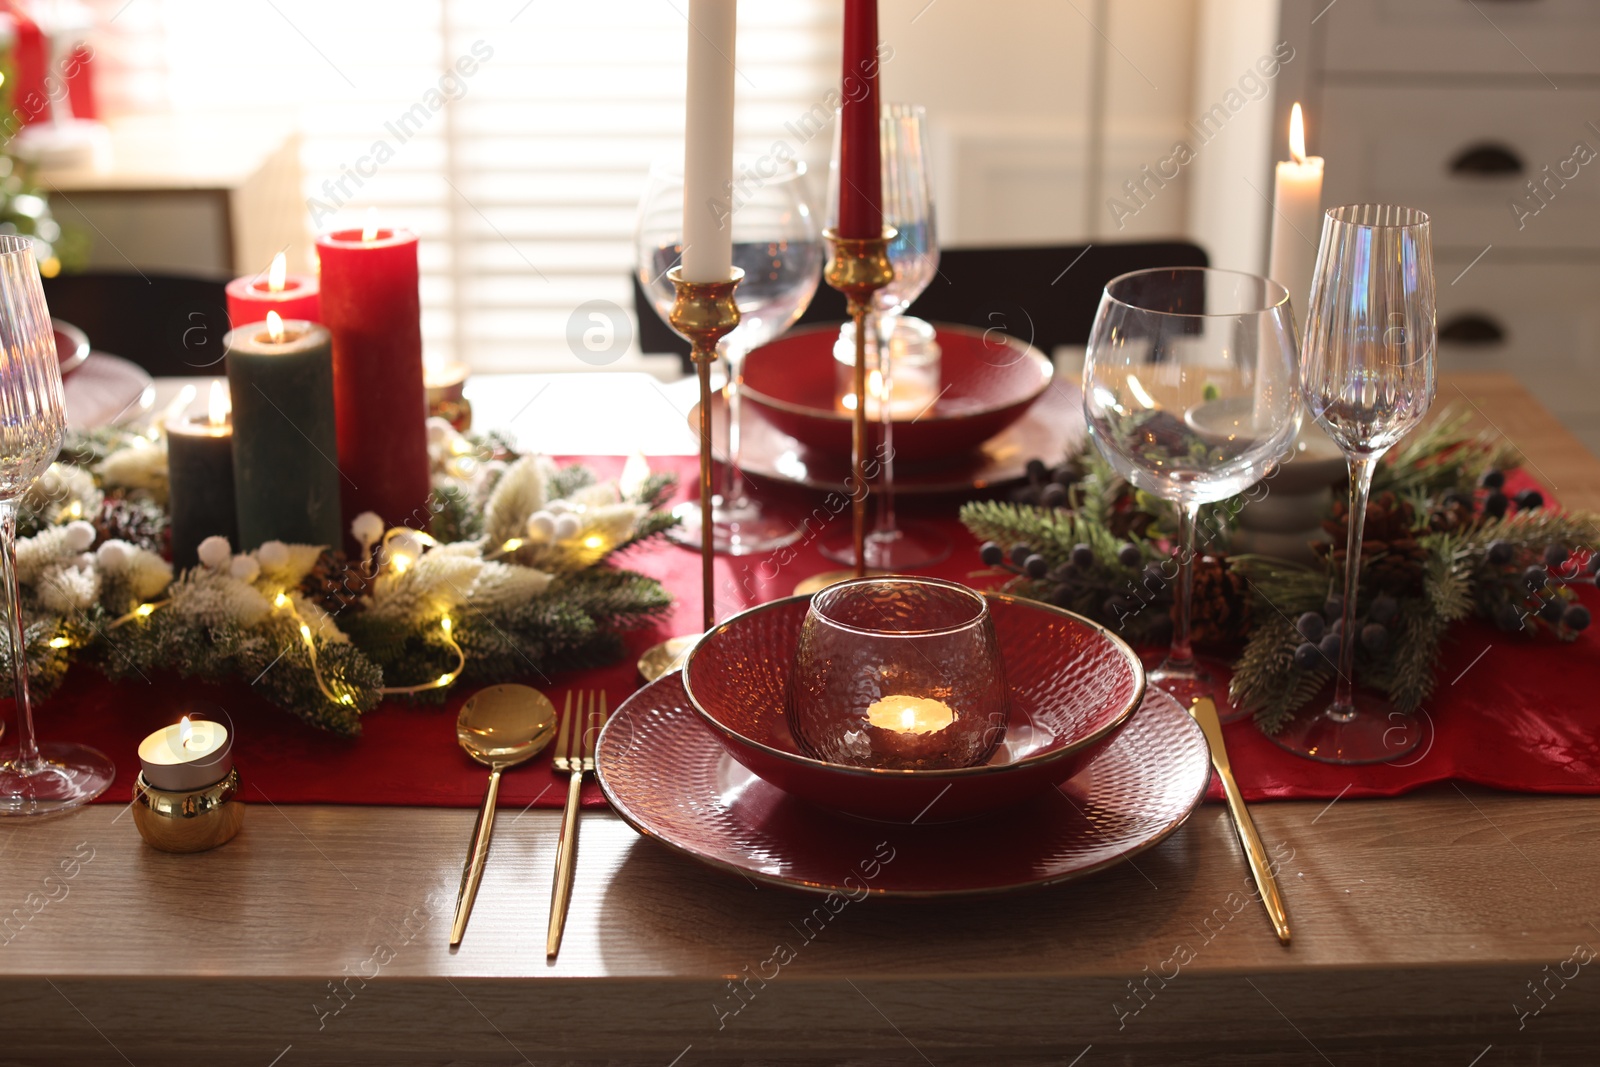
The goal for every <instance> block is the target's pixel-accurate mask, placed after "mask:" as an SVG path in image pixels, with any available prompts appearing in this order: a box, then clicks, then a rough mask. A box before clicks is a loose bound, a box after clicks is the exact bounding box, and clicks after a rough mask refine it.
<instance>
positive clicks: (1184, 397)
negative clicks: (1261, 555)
mask: <svg viewBox="0 0 1600 1067" xmlns="http://www.w3.org/2000/svg"><path fill="white" fill-rule="evenodd" d="M1295 348H1296V345H1295V333H1294V317H1293V315H1292V313H1291V312H1290V310H1289V294H1288V292H1287V290H1285V289H1284V287H1283V286H1281V285H1279V284H1278V283H1277V282H1275V281H1271V280H1270V279H1267V278H1261V277H1257V276H1256V275H1253V274H1243V273H1239V272H1236V271H1226V270H1213V269H1210V268H1206V267H1176V268H1159V269H1156V270H1141V271H1135V272H1133V273H1132V274H1124V275H1122V276H1121V277H1118V278H1113V279H1112V280H1111V281H1110V282H1108V283H1107V284H1106V288H1105V292H1104V293H1103V294H1102V295H1101V297H1100V308H1099V310H1098V311H1097V312H1096V313H1095V319H1094V327H1093V329H1092V330H1091V331H1090V335H1089V349H1088V354H1087V357H1086V361H1085V363H1084V368H1083V408H1084V413H1085V415H1086V416H1087V419H1088V423H1089V435H1090V437H1091V438H1092V439H1093V440H1094V443H1095V446H1096V447H1097V448H1099V450H1100V453H1101V455H1103V456H1105V458H1106V459H1107V460H1108V461H1109V462H1110V463H1111V465H1112V466H1113V467H1115V468H1116V470H1117V473H1118V474H1120V475H1121V476H1122V477H1124V478H1126V479H1127V480H1128V481H1129V482H1130V483H1131V484H1133V485H1134V486H1137V487H1138V488H1140V489H1143V490H1145V491H1146V492H1148V493H1150V494H1152V495H1153V496H1157V497H1160V498H1161V499H1163V500H1170V501H1172V503H1173V504H1175V505H1176V506H1177V509H1178V516H1179V543H1178V548H1177V552H1176V556H1175V561H1174V562H1175V564H1176V567H1175V570H1174V569H1165V570H1164V572H1163V574H1161V575H1159V576H1156V575H1152V576H1151V578H1150V579H1147V580H1141V581H1140V582H1139V583H1137V587H1136V589H1135V590H1133V591H1132V592H1134V593H1135V595H1131V596H1126V597H1120V596H1119V597H1117V598H1115V599H1116V600H1117V601H1118V602H1119V603H1118V610H1119V611H1123V609H1125V615H1127V616H1131V615H1133V614H1136V613H1137V612H1139V611H1151V610H1159V609H1157V608H1152V607H1150V606H1148V605H1149V602H1150V601H1151V600H1153V599H1154V597H1153V595H1152V594H1153V591H1154V590H1150V591H1149V592H1145V591H1144V590H1145V587H1146V584H1147V582H1155V581H1161V582H1164V581H1170V580H1172V579H1173V578H1176V580H1177V583H1178V585H1177V594H1178V595H1177V618H1176V619H1175V620H1174V626H1173V634H1172V648H1171V650H1170V651H1169V652H1168V653H1167V657H1166V659H1165V660H1163V661H1162V663H1161V665H1160V666H1159V667H1157V668H1156V669H1155V670H1153V671H1151V672H1150V675H1149V677H1150V680H1151V681H1152V682H1154V683H1155V684H1156V685H1159V686H1160V687H1161V688H1163V689H1165V690H1166V691H1167V692H1169V693H1171V694H1172V695H1173V696H1175V697H1177V698H1178V700H1179V701H1180V702H1182V703H1183V704H1185V705H1187V704H1188V703H1190V701H1191V700H1192V699H1193V698H1194V697H1197V696H1209V697H1212V698H1213V699H1214V700H1215V701H1216V703H1217V706H1218V708H1220V709H1226V708H1228V707H1229V704H1228V700H1227V693H1226V690H1225V689H1223V688H1222V687H1221V686H1215V685H1214V684H1213V682H1212V675H1211V673H1210V671H1209V670H1207V669H1206V667H1205V666H1204V665H1203V664H1202V663H1201V661H1200V660H1198V659H1197V658H1196V656H1195V655H1194V651H1193V649H1192V648H1191V647H1190V639H1189V633H1190V631H1189V621H1190V615H1189V605H1190V599H1191V596H1190V594H1191V591H1192V589H1193V584H1194V579H1193V575H1194V555H1195V520H1196V517H1197V516H1198V513H1199V510H1200V505H1202V504H1205V503H1209V502H1213V501H1218V500H1225V499H1227V498H1228V497H1231V496H1233V495H1234V494H1236V493H1239V492H1241V491H1242V490H1244V489H1246V488H1247V487H1249V486H1251V485H1254V484H1255V483H1256V482H1258V481H1260V480H1261V478H1262V477H1263V476H1264V475H1265V474H1266V473H1267V470H1268V468H1269V467H1271V466H1272V464H1274V463H1276V462H1277V461H1278V460H1279V459H1280V458H1281V457H1282V456H1283V455H1284V454H1285V453H1287V452H1288V450H1289V448H1290V447H1291V445H1292V444H1293V442H1294V437H1295V434H1296V433H1297V432H1298V431H1299V429H1300V394H1299V389H1298V387H1297V384H1296V380H1295V363H1296V361H1295ZM1069 580H1070V576H1069ZM1139 593H1142V594H1143V595H1138V594H1139ZM1118 622H1119V623H1121V622H1122V617H1121V616H1119V619H1118Z"/></svg>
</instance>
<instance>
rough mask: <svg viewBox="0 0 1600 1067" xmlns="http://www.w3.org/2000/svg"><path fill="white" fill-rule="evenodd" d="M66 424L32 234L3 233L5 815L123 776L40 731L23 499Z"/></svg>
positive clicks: (0, 514)
mask: <svg viewBox="0 0 1600 1067" xmlns="http://www.w3.org/2000/svg"><path fill="white" fill-rule="evenodd" d="M66 432H67V415H66V406H65V400H64V398H63V396H62V392H61V367H60V365H59V363H58V362H57V360H56V342H55V332H54V330H52V328H51V326H50V312H49V311H48V310H47V309H46V308H45V304H44V290H43V289H42V288H41V287H40V285H39V267H38V265H37V264H36V263H35V262H34V259H33V242H32V241H31V240H30V239H28V238H26V237H15V236H0V580H3V581H4V584H5V607H6V615H7V617H6V639H7V641H8V642H9V643H8V645H7V648H8V650H9V652H10V662H11V666H12V672H11V673H12V675H13V678H14V681H15V685H16V696H17V743H16V744H15V745H13V746H10V747H8V748H5V749H3V750H0V815H47V814H49V813H51V812H57V811H65V810H67V809H68V808H75V807H77V806H78V805H80V804H86V803H88V802H89V801H91V800H93V799H94V798H95V797H97V796H99V795H100V794H101V793H102V792H103V791H104V790H105V788H106V786H108V785H110V784H111V780H112V778H113V777H115V775H116V770H115V768H113V767H112V765H111V761H110V760H108V759H106V757H105V756H104V755H102V754H101V753H100V752H98V751H96V750H95V749H92V748H89V747H87V746H85V745H77V744H70V743H67V742H62V741H46V742H44V743H42V744H41V743H40V742H39V741H38V740H37V739H36V738H35V737H34V731H33V705H32V704H31V703H30V702H29V700H28V671H27V667H26V663H27V650H26V647H25V644H24V638H23V619H22V597H21V591H20V590H19V589H18V587H17V503H18V500H19V499H20V498H21V497H22V495H23V493H25V492H27V490H28V487H29V486H30V485H32V484H33V483H34V482H35V481H36V480H37V479H38V477H39V475H41V474H43V473H44V472H45V469H46V468H48V467H49V466H50V464H51V463H52V462H54V460H55V458H56V453H57V452H59V451H60V450H61V441H62V438H63V437H64V436H65V435H66Z"/></svg>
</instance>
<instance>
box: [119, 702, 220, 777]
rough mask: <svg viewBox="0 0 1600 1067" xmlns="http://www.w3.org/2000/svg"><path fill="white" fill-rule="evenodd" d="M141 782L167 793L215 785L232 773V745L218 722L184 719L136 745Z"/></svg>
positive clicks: (185, 717) (186, 717)
mask: <svg viewBox="0 0 1600 1067" xmlns="http://www.w3.org/2000/svg"><path fill="white" fill-rule="evenodd" d="M139 762H140V764H142V765H143V767H144V780H145V781H146V782H148V783H150V785H151V787H152V788H155V789H163V790H166V791H167V792H169V793H189V792H193V791H194V790H196V789H204V788H205V787H206V786H208V785H214V784H216V783H217V782H220V781H222V779H224V778H226V777H227V776H228V772H229V771H231V770H233V741H232V739H231V738H230V737H229V736H228V728H227V727H226V726H224V725H222V724H221V723H220V722H212V721H211V720H209V719H197V720H195V721H193V722H191V721H190V720H189V717H188V716H187V715H185V716H184V717H183V721H181V722H179V723H176V724H174V725H172V726H168V727H166V728H165V729H161V730H157V731H156V732H155V733H153V734H151V735H150V736H149V737H146V738H145V739H144V740H143V741H140V742H139Z"/></svg>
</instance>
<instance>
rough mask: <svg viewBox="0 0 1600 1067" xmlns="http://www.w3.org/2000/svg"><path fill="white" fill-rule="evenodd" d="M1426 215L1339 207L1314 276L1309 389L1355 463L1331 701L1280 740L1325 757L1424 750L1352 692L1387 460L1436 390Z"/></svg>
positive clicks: (1363, 758) (1384, 709)
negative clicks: (1376, 478) (1371, 502)
mask: <svg viewBox="0 0 1600 1067" xmlns="http://www.w3.org/2000/svg"><path fill="white" fill-rule="evenodd" d="M1434 315H1435V296H1434V281H1433V241H1432V237H1431V235H1430V232H1429V225H1428V216H1427V215H1426V214H1424V213H1423V212H1421V211H1418V210H1416V209H1415V208H1409V207H1400V206H1397V205H1393V204H1351V205H1347V206H1345V207H1336V208H1330V209H1329V210H1328V212H1327V213H1326V214H1325V215H1324V217H1323V220H1322V243H1321V245H1320V246H1319V248H1318V250H1317V266H1316V272H1315V274H1314V275H1313V277H1312V286H1311V308H1310V313H1309V315H1308V316H1307V319H1306V336H1305V351H1304V357H1303V359H1302V361H1301V368H1300V387H1301V389H1302V391H1303V392H1304V394H1305V402H1306V406H1307V407H1309V408H1310V409H1311V413H1312V415H1313V417H1315V419H1316V420H1317V424H1318V425H1320V426H1321V427H1322V428H1323V429H1324V430H1325V431H1327V434H1328V436H1329V437H1331V438H1333V440H1334V442H1335V443H1336V444H1338V446H1339V447H1340V448H1341V449H1343V450H1344V453H1345V456H1346V458H1347V459H1348V460H1349V463H1350V515H1349V521H1348V526H1349V538H1348V540H1347V542H1346V547H1345V575H1344V601H1343V621H1342V623H1341V626H1340V631H1341V633H1340V641H1339V653H1338V656H1339V663H1338V668H1337V671H1338V673H1337V674H1336V675H1335V676H1334V691H1333V701H1332V703H1330V704H1329V705H1328V706H1327V707H1326V709H1324V710H1322V711H1311V710H1302V712H1301V713H1300V714H1299V715H1296V716H1295V718H1294V719H1293V720H1291V722H1290V723H1289V725H1288V726H1286V727H1285V728H1284V729H1283V730H1282V731H1281V732H1280V733H1278V734H1277V735H1275V736H1274V737H1273V740H1274V741H1276V742H1277V743H1278V744H1280V745H1282V746H1283V747H1284V748H1286V749H1288V750H1289V751H1291V752H1295V753H1298V754H1300V755H1303V756H1309V757H1310V758H1312V759H1315V760H1321V761H1323V762H1325V763H1380V762H1384V761H1387V760H1392V759H1394V758H1396V757H1398V756H1402V755H1404V754H1405V753H1407V752H1409V751H1411V750H1412V749H1414V748H1416V747H1417V743H1418V742H1419V741H1420V740H1421V739H1422V732H1421V730H1420V728H1419V726H1418V724H1417V722H1416V720H1415V718H1413V717H1412V716H1410V715H1404V714H1401V713H1400V712H1398V711H1395V710H1394V708H1393V707H1391V706H1390V705H1389V703H1388V702H1387V701H1386V700H1384V699H1383V698H1382V697H1381V696H1379V695H1378V694H1375V693H1366V692H1363V693H1361V694H1359V695H1358V694H1357V693H1356V691H1355V654H1356V641H1355V640H1354V638H1355V636H1356V634H1357V633H1358V632H1359V627H1358V626H1357V625H1356V620H1357V618H1359V617H1361V614H1362V613H1361V611H1360V606H1361V532H1362V527H1363V526H1364V525H1365V523H1366V518H1367V494H1368V493H1369V492H1370V491H1371V489H1372V472H1373V469H1374V468H1375V467H1376V466H1377V464H1378V460H1379V459H1380V458H1381V457H1382V456H1383V454H1384V453H1385V452H1387V451H1388V450H1389V449H1390V448H1391V447H1392V446H1393V445H1394V444H1395V442H1397V441H1399V440H1400V439H1401V438H1402V437H1404V436H1405V435H1406V434H1407V433H1409V432H1410V431H1411V430H1412V429H1414V428H1415V427H1416V426H1417V424H1418V423H1420V422H1421V421H1422V417H1423V416H1424V415H1426V414H1427V412H1428V408H1429V407H1430V406H1431V405H1432V403H1433V397H1434V393H1435V391H1436V390H1437V387H1438V386H1437V382H1436V381H1435V352H1436V349H1437V347H1438V339H1439V331H1438V326H1437V323H1436V322H1435V318H1434Z"/></svg>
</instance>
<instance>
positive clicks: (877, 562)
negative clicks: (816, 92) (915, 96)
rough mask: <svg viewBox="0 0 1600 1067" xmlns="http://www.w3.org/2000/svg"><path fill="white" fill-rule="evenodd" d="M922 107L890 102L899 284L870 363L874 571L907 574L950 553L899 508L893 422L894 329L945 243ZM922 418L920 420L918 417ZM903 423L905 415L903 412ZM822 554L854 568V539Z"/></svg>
mask: <svg viewBox="0 0 1600 1067" xmlns="http://www.w3.org/2000/svg"><path fill="white" fill-rule="evenodd" d="M925 118H926V116H925V114H924V112H923V109H922V108H921V107H920V106H919V105H916V104H885V105H884V106H883V114H882V120H881V121H882V127H881V136H880V142H879V143H880V145H881V149H882V150H881V153H880V155H881V158H882V160H883V224H884V225H885V226H893V227H894V228H895V238H894V240H893V241H890V242H889V262H890V263H891V264H892V265H893V267H894V280H893V281H891V282H890V283H889V284H888V285H885V286H884V287H883V288H881V289H879V290H878V291H877V292H875V293H873V296H872V315H871V321H872V327H871V328H872V333H871V334H869V335H868V338H867V342H868V349H867V358H868V359H869V360H870V359H872V358H873V356H874V353H876V356H877V369H878V383H877V390H876V391H877V393H878V395H879V400H880V403H879V404H878V417H879V421H880V423H881V425H882V427H883V444H882V448H881V451H880V452H879V455H880V456H881V457H882V463H881V464H880V473H879V476H878V483H877V485H876V486H875V487H874V490H873V496H874V497H875V498H876V499H877V503H878V508H877V514H876V516H875V518H874V522H873V528H872V531H871V532H870V533H869V534H867V539H866V546H865V548H866V557H867V559H866V562H867V566H868V567H873V568H876V569H878V570H884V571H906V570H913V569H915V568H917V567H926V566H929V565H930V564H934V563H937V562H939V561H940V560H942V559H944V558H945V557H946V556H948V555H949V554H950V540H949V538H947V537H945V536H944V535H943V534H941V533H939V531H938V530H936V529H934V528H933V527H931V526H927V525H924V524H922V523H914V522H913V523H905V524H901V523H900V522H899V521H898V520H897V518H896V516H895V508H894V416H893V410H892V406H891V404H890V403H889V401H890V399H891V398H892V397H893V395H894V374H893V361H892V360H891V359H890V355H891V349H892V345H891V343H890V341H891V339H892V338H893V337H894V333H895V327H896V325H897V324H898V323H899V321H900V316H901V315H902V314H904V312H905V310H906V308H908V307H910V306H911V302H912V301H913V300H915V299H916V298H917V297H919V296H921V295H922V291H923V290H924V289H926V288H927V287H928V285H929V284H930V283H931V282H932V281H933V279H934V275H936V274H938V272H939V243H938V240H937V237H936V235H935V230H934V211H933V186H932V183H931V181H930V177H929V173H928V171H929V159H928V146H927V125H926V121H925ZM840 126H841V123H838V122H835V123H834V145H833V158H834V167H833V170H834V174H833V175H832V181H831V182H830V187H829V192H828V225H829V226H832V225H835V224H836V223H837V221H838V216H839V182H838V173H837V171H838V159H839V141H838V139H839V127H840ZM917 414H921V412H918V413H917ZM902 417H905V416H904V415H903V414H902ZM821 550H822V554H823V555H825V556H827V557H829V558H830V559H833V560H836V561H839V562H841V563H854V562H855V558H856V549H855V538H854V535H853V534H852V535H850V536H842V535H841V536H835V537H831V538H828V539H826V540H825V541H824V542H823V543H822V549H821Z"/></svg>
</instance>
